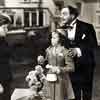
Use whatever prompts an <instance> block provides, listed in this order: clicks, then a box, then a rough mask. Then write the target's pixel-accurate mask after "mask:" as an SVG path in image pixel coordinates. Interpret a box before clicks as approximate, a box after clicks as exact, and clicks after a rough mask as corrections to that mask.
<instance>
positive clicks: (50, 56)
mask: <svg viewBox="0 0 100 100" xmlns="http://www.w3.org/2000/svg"><path fill="white" fill-rule="evenodd" d="M64 41H65V37H64V35H62V34H61V33H59V32H58V31H57V30H56V31H55V32H52V34H51V46H49V47H48V48H47V50H46V59H47V61H48V64H47V65H46V68H48V72H47V78H46V79H47V84H48V96H49V99H50V100H64V99H65V98H67V100H70V99H74V93H73V89H72V85H71V81H70V78H69V72H73V71H74V62H73V58H71V57H70V56H68V49H66V48H65V47H64V46H63V44H64Z"/></svg>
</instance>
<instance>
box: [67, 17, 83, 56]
mask: <svg viewBox="0 0 100 100" xmlns="http://www.w3.org/2000/svg"><path fill="white" fill-rule="evenodd" d="M76 24H77V23H76V19H75V20H74V21H73V22H72V23H71V24H70V26H72V29H67V32H68V39H69V40H74V39H75V33H76ZM75 49H76V51H77V56H78V57H80V56H82V53H81V49H80V48H78V47H76V48H75Z"/></svg>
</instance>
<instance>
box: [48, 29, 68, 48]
mask: <svg viewBox="0 0 100 100" xmlns="http://www.w3.org/2000/svg"><path fill="white" fill-rule="evenodd" d="M54 34H58V35H59V43H60V44H61V45H62V46H65V41H66V37H65V36H64V35H63V34H62V33H61V32H58V31H57V29H56V30H55V31H54ZM49 38H50V39H51V38H52V34H50V37H49Z"/></svg>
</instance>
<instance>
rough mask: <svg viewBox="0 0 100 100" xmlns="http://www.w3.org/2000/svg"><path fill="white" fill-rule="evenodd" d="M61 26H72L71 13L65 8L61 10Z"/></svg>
mask: <svg viewBox="0 0 100 100" xmlns="http://www.w3.org/2000/svg"><path fill="white" fill-rule="evenodd" d="M60 17H61V24H65V23H66V24H70V23H71V21H72V15H71V14H70V11H69V9H68V8H63V9H62V10H61V16H60Z"/></svg>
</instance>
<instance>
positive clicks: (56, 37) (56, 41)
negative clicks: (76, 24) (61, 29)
mask: <svg viewBox="0 0 100 100" xmlns="http://www.w3.org/2000/svg"><path fill="white" fill-rule="evenodd" d="M51 44H52V46H56V45H57V44H59V35H58V34H57V33H55V32H53V33H52V38H51Z"/></svg>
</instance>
